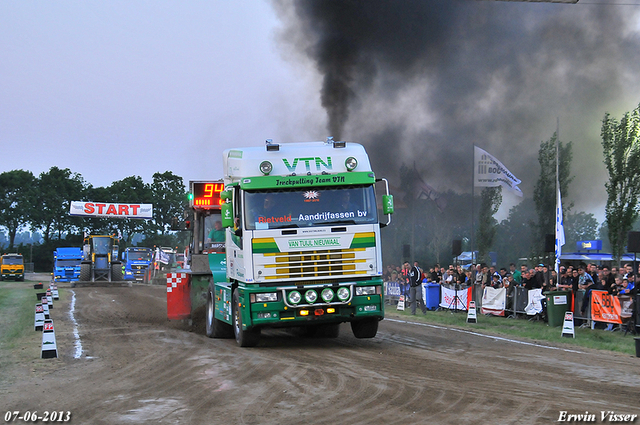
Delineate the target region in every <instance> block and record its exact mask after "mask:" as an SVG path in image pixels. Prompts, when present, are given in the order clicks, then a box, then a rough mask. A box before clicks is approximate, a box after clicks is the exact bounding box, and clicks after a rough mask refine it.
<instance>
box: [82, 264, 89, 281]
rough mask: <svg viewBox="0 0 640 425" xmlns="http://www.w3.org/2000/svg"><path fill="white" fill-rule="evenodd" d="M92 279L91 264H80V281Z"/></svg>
mask: <svg viewBox="0 0 640 425" xmlns="http://www.w3.org/2000/svg"><path fill="white" fill-rule="evenodd" d="M90 280H91V264H80V281H81V282H88V281H90Z"/></svg>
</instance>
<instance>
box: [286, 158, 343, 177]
mask: <svg viewBox="0 0 640 425" xmlns="http://www.w3.org/2000/svg"><path fill="white" fill-rule="evenodd" d="M282 162H284V165H285V167H287V169H288V170H289V171H291V172H292V173H294V172H295V171H296V168H297V167H298V163H300V162H304V168H305V171H311V163H312V162H313V163H315V165H316V171H320V167H321V166H324V168H325V169H327V170H332V169H333V166H332V165H331V157H330V156H328V157H327V160H326V161H323V160H322V158H319V157H317V156H316V157H309V158H294V159H293V162H292V163H290V162H289V161H288V160H287V159H286V158H282Z"/></svg>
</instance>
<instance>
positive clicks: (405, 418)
mask: <svg viewBox="0 0 640 425" xmlns="http://www.w3.org/2000/svg"><path fill="white" fill-rule="evenodd" d="M68 290H69V291H71V289H68ZM73 293H75V313H74V317H75V320H76V322H77V328H78V333H79V336H80V343H81V344H82V353H81V355H80V357H79V358H74V356H75V355H76V349H75V348H74V343H75V338H74V335H73V328H74V324H73V322H72V321H71V318H70V315H69V310H70V307H71V305H70V304H71V300H72V297H68V298H69V302H66V303H61V302H60V303H58V304H56V305H55V308H54V310H53V311H52V318H53V319H54V323H55V326H56V336H57V341H58V349H59V355H60V358H59V359H49V360H38V361H37V363H38V364H41V363H46V364H47V365H49V366H50V371H47V372H46V373H45V372H41V371H40V372H34V371H33V370H28V369H23V368H20V367H18V368H16V370H13V371H9V372H10V373H12V376H13V378H14V379H12V380H13V381H14V382H13V383H12V384H11V385H10V386H8V387H1V388H0V399H1V400H2V402H1V405H2V406H1V407H2V408H3V410H2V414H3V415H4V413H5V412H6V411H8V410H18V411H21V412H24V411H27V410H30V411H33V410H38V411H39V412H43V411H45V410H49V411H52V410H56V411H60V410H65V411H67V410H68V411H71V413H72V417H73V421H72V423H75V424H141V423H148V424H205V423H215V424H305V423H306V424H332V425H336V424H414V423H415V424H422V423H427V422H431V423H451V424H454V423H455V424H459V423H463V424H464V423H478V424H483V423H493V424H496V423H497V424H511V423H512V424H516V423H517V424H523V423H527V424H531V423H541V424H546V423H552V422H557V420H558V418H559V415H560V411H567V412H568V414H584V413H585V411H588V412H589V413H592V414H595V415H596V416H597V420H596V423H600V422H602V421H601V420H600V411H609V410H612V411H616V412H617V413H628V414H636V415H637V414H640V378H639V377H640V359H638V358H635V357H630V356H623V355H616V354H610V353H600V352H595V351H587V350H583V349H579V350H575V351H570V350H563V349H555V348H553V347H545V346H541V345H536V344H530V343H528V344H523V343H519V342H517V341H510V340H506V339H499V338H491V337H484V336H480V335H474V334H472V333H469V332H462V331H458V330H453V329H445V328H442V327H435V326H429V325H424V324H412V323H406V322H403V321H401V320H399V319H394V318H393V317H390V316H388V318H387V319H386V320H384V321H383V322H382V323H381V326H380V330H379V333H378V336H377V337H376V338H374V339H371V340H357V339H355V338H354V337H353V335H352V334H351V329H350V327H349V326H348V325H347V324H343V325H342V327H341V335H340V337H339V338H337V339H305V338H300V337H298V336H294V335H291V334H290V333H288V332H285V331H267V332H263V338H262V341H261V343H260V345H259V346H258V347H257V348H251V349H243V348H239V347H237V346H236V343H235V341H234V340H216V339H209V338H207V337H206V336H204V335H202V334H201V333H198V332H191V331H189V330H188V329H187V326H186V324H183V323H176V322H169V321H167V320H166V292H165V288H164V287H162V286H142V285H140V286H134V287H132V288H126V287H124V288H105V287H101V288H76V289H74V290H73ZM40 369H41V368H40ZM638 422H640V420H638V419H636V423H638ZM603 423H604V422H603Z"/></svg>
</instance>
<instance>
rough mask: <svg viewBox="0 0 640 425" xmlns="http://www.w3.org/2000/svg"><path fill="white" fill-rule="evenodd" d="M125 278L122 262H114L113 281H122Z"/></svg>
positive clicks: (112, 266)
mask: <svg viewBox="0 0 640 425" xmlns="http://www.w3.org/2000/svg"><path fill="white" fill-rule="evenodd" d="M123 280H124V276H122V264H120V263H114V264H112V265H111V281H112V282H122V281H123Z"/></svg>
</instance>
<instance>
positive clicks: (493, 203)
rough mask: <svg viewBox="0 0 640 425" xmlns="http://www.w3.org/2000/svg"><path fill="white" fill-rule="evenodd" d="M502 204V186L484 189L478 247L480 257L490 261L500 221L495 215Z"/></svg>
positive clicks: (481, 196)
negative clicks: (490, 252) (490, 251)
mask: <svg viewBox="0 0 640 425" xmlns="http://www.w3.org/2000/svg"><path fill="white" fill-rule="evenodd" d="M500 204H502V186H497V187H485V188H484V189H482V192H481V193H480V208H479V211H478V231H477V232H476V235H477V236H476V239H477V242H476V246H477V247H478V259H479V260H482V261H485V262H489V250H490V249H491V247H492V246H493V240H494V238H495V235H496V230H497V226H498V221H497V220H496V219H495V218H494V217H493V216H494V215H495V213H497V212H498V210H499V209H500Z"/></svg>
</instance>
